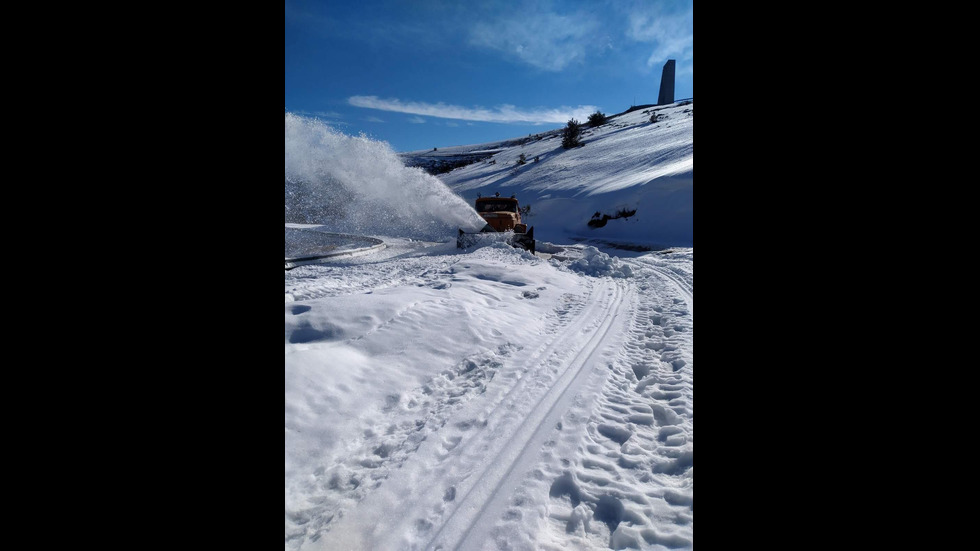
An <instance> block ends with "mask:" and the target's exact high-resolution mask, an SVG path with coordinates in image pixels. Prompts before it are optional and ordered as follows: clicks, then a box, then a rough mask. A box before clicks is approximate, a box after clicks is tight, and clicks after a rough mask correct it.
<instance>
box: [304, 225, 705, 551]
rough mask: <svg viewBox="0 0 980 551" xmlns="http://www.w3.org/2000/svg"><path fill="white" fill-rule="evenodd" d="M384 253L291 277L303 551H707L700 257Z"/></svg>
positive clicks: (441, 248) (577, 249) (425, 249)
mask: <svg viewBox="0 0 980 551" xmlns="http://www.w3.org/2000/svg"><path fill="white" fill-rule="evenodd" d="M386 241H387V244H388V247H387V248H386V249H385V250H384V251H383V252H381V253H379V254H378V255H372V256H371V257H364V258H359V259H348V260H345V261H342V262H335V263H325V264H321V265H312V266H301V267H298V268H295V269H293V270H290V271H287V272H286V275H285V283H286V285H285V287H286V303H285V322H286V323H285V354H286V357H285V381H286V404H285V405H286V418H285V420H286V426H285V429H286V431H285V439H286V480H285V483H286V486H285V494H286V496H285V497H286V541H285V544H286V549H371V550H383V549H391V550H396V549H397V550H404V549H420V550H421V549H447V550H448V549H461V550H470V549H555V550H559V549H561V550H564V549H571V548H575V549H583V548H584V549H591V548H607V547H612V548H616V549H621V548H639V549H661V548H678V547H680V548H685V547H693V493H694V487H693V476H694V473H693V444H694V438H693V428H694V414H693V411H694V397H693V367H694V366H693V353H694V350H693V323H694V316H693V306H694V283H693V281H694V279H693V278H694V276H693V264H694V259H693V249H676V250H673V251H665V252H660V253H654V252H650V253H646V254H639V253H627V254H628V255H629V256H627V257H623V256H620V257H616V256H615V252H614V251H605V252H600V251H598V250H596V249H594V248H591V247H584V246H582V245H578V246H567V247H563V249H564V250H562V251H561V255H556V256H555V258H552V259H550V260H543V259H542V258H537V257H533V256H531V255H530V254H528V253H527V252H526V251H519V250H515V249H511V248H509V247H506V246H503V245H497V246H489V247H483V248H480V249H477V250H475V251H465V252H464V251H459V250H457V249H455V247H454V244H452V243H445V244H432V243H423V242H415V241H410V240H386ZM606 253H609V254H612V255H614V256H613V257H610V256H609V254H606ZM559 259H560V260H559Z"/></svg>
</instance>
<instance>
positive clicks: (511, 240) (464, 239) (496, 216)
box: [456, 193, 534, 254]
mask: <svg viewBox="0 0 980 551" xmlns="http://www.w3.org/2000/svg"><path fill="white" fill-rule="evenodd" d="M474 208H476V212H477V214H479V215H480V216H481V217H482V218H483V219H484V220H486V222H487V224H486V225H485V226H483V229H481V230H480V231H479V233H467V232H464V231H463V230H459V237H457V238H456V247H458V248H461V249H465V248H469V247H472V246H474V245H477V244H480V243H483V242H485V241H486V242H489V241H500V240H503V241H505V242H506V243H507V244H509V245H511V246H512V247H519V248H521V249H525V250H527V251H530V252H531V254H534V226H531V227H530V228H528V227H527V224H525V223H523V221H522V220H521V209H520V205H519V204H518V202H517V198H516V197H514V196H513V195H511V196H510V197H501V196H500V193H497V194H496V195H495V196H493V197H480V196H478V197H477V199H476V204H475V205H474Z"/></svg>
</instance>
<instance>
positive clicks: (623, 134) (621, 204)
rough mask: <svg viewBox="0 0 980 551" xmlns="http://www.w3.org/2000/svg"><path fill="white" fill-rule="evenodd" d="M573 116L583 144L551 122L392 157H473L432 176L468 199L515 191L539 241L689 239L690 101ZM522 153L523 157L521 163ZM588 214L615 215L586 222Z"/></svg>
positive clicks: (432, 160)
mask: <svg viewBox="0 0 980 551" xmlns="http://www.w3.org/2000/svg"><path fill="white" fill-rule="evenodd" d="M653 117H656V118H657V121H656V122H651V118H653ZM581 122H585V123H586V124H584V125H583V135H582V141H583V143H584V145H583V146H582V147H577V148H572V149H567V150H566V149H563V148H562V145H561V142H562V140H561V129H553V130H549V131H547V132H542V133H540V134H534V135H530V136H527V137H523V138H516V139H512V140H506V141H502V142H495V143H486V144H478V145H471V146H457V147H447V148H438V149H437V150H436V151H415V152H409V153H402V154H400V156H401V157H402V159H403V160H404V161H405V163H406V164H407V165H409V166H433V165H434V164H436V163H438V162H439V161H443V162H446V163H449V162H453V161H457V162H466V161H472V160H474V159H480V160H477V161H476V162H472V163H471V164H468V165H466V166H463V167H461V168H456V169H454V170H452V171H451V172H447V173H444V174H439V178H440V179H441V180H442V181H444V182H445V183H446V185H448V186H449V187H450V188H451V189H452V190H453V191H455V192H456V193H458V194H459V195H460V196H461V197H463V198H464V199H465V200H466V202H467V203H468V204H471V205H472V204H473V200H474V199H476V197H477V194H482V195H484V196H486V195H493V194H494V193H498V192H499V193H500V194H501V195H506V196H509V195H512V194H514V195H516V196H517V198H518V200H519V201H521V204H522V205H530V206H531V217H530V218H529V219H528V220H527V222H528V223H529V224H531V225H533V226H534V227H535V230H534V231H535V235H536V236H537V237H538V238H539V239H542V240H545V241H560V240H562V239H565V238H566V236H567V237H573V238H575V239H579V240H604V241H607V242H614V243H630V244H639V245H646V246H648V247H652V248H663V247H668V246H685V247H691V246H693V245H694V102H693V100H686V101H681V102H677V103H674V104H671V105H666V106H655V107H647V108H639V109H636V110H634V111H631V112H627V113H623V114H620V115H615V116H612V117H609V119H608V122H607V123H605V124H603V125H600V126H598V127H595V128H592V127H590V126H588V124H587V121H581ZM522 154H523V155H524V158H525V160H526V164H523V165H520V164H518V161H519V159H520V156H521V155H522ZM633 211H635V214H633V215H631V216H629V217H620V218H616V216H617V213H624V212H627V213H628V212H633ZM596 213H599V217H600V218H601V217H602V216H603V215H608V216H609V217H610V218H613V219H612V220H608V221H607V223H606V224H605V225H604V226H602V227H597V228H594V227H591V226H589V221H590V220H591V219H592V218H593V216H594V215H595V214H596Z"/></svg>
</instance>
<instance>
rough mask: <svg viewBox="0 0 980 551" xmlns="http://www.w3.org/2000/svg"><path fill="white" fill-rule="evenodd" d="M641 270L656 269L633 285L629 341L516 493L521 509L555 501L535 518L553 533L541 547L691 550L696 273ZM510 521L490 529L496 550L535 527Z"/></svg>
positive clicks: (651, 262)
mask: <svg viewBox="0 0 980 551" xmlns="http://www.w3.org/2000/svg"><path fill="white" fill-rule="evenodd" d="M636 263H637V264H638V265H640V266H641V267H642V268H650V270H637V272H638V273H642V274H643V275H642V276H641V277H637V278H635V279H634V283H635V284H636V285H637V287H638V293H637V295H638V297H639V299H638V300H637V301H636V303H635V304H634V305H633V309H632V311H631V321H630V328H629V334H630V335H629V338H628V342H627V343H626V345H625V346H624V347H623V348H622V350H620V352H619V354H618V355H617V357H616V358H615V360H614V361H613V362H612V363H611V365H610V370H611V373H610V374H609V376H608V377H607V378H606V379H605V380H604V382H603V383H602V389H601V391H599V392H598V393H597V396H596V397H595V400H594V402H592V403H584V402H583V403H581V404H577V405H576V408H574V409H573V410H571V411H569V413H568V414H567V415H566V416H565V417H564V418H563V419H562V423H563V425H564V430H562V433H561V435H560V436H559V438H558V441H557V442H556V443H555V445H554V446H552V447H550V448H548V449H546V450H544V451H543V453H542V458H541V460H540V463H539V464H540V465H541V466H540V467H539V469H538V471H537V472H536V473H535V476H534V477H528V478H526V479H525V480H524V481H523V487H522V491H521V492H520V493H518V495H516V496H515V504H516V503H519V502H520V501H521V500H527V499H539V498H535V497H534V496H540V495H541V494H543V493H547V495H548V496H549V497H550V499H549V500H548V501H547V504H546V506H545V507H542V508H540V510H541V511H543V512H541V513H537V518H536V519H531V520H532V521H534V520H537V521H538V524H537V525H538V526H542V525H543V526H544V527H546V532H548V533H546V534H538V535H537V536H536V540H535V541H536V542H541V541H562V542H563V543H564V544H565V545H570V546H571V547H573V548H601V547H611V548H614V549H623V548H639V549H663V548H693V525H694V519H693V515H694V470H693V467H694V388H693V315H692V313H693V311H692V307H693V302H694V300H693V298H694V297H693V284H692V283H691V281H692V280H693V276H692V274H689V273H688V274H685V273H684V272H683V271H682V272H680V273H677V272H676V271H675V270H673V269H671V268H670V267H665V266H663V265H662V264H661V263H660V262H659V261H658V260H657V259H653V258H641V259H637V261H636ZM548 481H550V483H551V485H550V487H548V486H546V485H545V484H546V482H548ZM515 511H516V509H515ZM513 517H514V519H513V520H512V519H507V518H505V519H504V521H503V522H501V523H499V524H498V525H497V527H496V528H495V529H494V531H493V535H494V536H496V538H495V543H496V545H497V547H498V548H506V547H507V546H509V545H511V544H512V543H513V540H514V536H513V534H515V533H519V532H517V530H518V528H519V527H521V526H522V523H523V525H524V526H527V525H529V524H532V525H533V522H529V521H528V519H520V518H519V516H517V515H513Z"/></svg>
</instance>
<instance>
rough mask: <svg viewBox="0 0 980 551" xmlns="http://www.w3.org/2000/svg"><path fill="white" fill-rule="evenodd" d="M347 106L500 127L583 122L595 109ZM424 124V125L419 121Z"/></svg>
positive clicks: (369, 101) (359, 102) (361, 100)
mask: <svg viewBox="0 0 980 551" xmlns="http://www.w3.org/2000/svg"><path fill="white" fill-rule="evenodd" d="M347 102H348V103H349V104H351V105H353V106H355V107H364V108H366V109H378V110H381V111H394V112H396V113H409V114H412V115H422V116H426V117H435V118H440V119H457V120H464V121H481V122H500V123H561V124H564V123H566V122H568V120H569V119H571V118H575V119H578V120H579V121H584V120H585V119H587V118H588V116H589V115H591V114H592V113H595V112H596V111H597V110H598V108H597V107H596V106H594V105H579V106H577V107H566V106H562V107H558V108H551V109H549V108H539V109H521V108H519V107H515V106H513V105H500V106H498V107H494V108H492V109H486V108H483V107H475V108H472V107H461V106H459V105H447V104H445V103H442V102H439V103H424V102H418V101H402V100H399V99H394V98H391V99H381V98H378V97H377V96H351V97H350V98H348V99H347ZM423 122H424V121H423Z"/></svg>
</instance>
